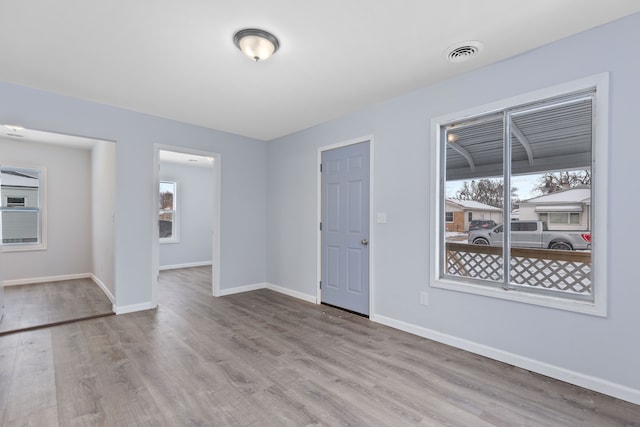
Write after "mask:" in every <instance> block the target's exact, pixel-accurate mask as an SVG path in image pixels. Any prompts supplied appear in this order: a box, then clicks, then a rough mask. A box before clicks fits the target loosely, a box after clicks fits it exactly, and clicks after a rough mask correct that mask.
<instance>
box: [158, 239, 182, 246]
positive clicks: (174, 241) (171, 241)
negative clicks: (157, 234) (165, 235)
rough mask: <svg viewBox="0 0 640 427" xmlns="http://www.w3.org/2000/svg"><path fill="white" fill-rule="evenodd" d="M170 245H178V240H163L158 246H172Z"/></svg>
mask: <svg viewBox="0 0 640 427" xmlns="http://www.w3.org/2000/svg"><path fill="white" fill-rule="evenodd" d="M172 243H180V240H178V239H175V240H163V239H160V244H161V245H165V244H172Z"/></svg>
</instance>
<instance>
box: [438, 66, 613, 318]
mask: <svg viewBox="0 0 640 427" xmlns="http://www.w3.org/2000/svg"><path fill="white" fill-rule="evenodd" d="M604 81H606V78H602V77H600V78H595V79H593V81H592V82H591V83H590V84H587V83H586V82H584V81H583V82H580V84H575V85H568V86H572V87H571V89H568V88H567V89H566V90H564V91H559V92H555V91H553V90H550V91H549V94H548V95H547V96H542V95H541V93H536V94H532V95H531V96H523V97H519V98H518V99H517V100H515V101H514V100H511V101H505V102H504V103H503V105H502V106H501V108H495V105H493V106H488V107H487V109H486V110H485V112H484V113H483V112H482V109H477V111H475V114H473V115H471V114H468V112H463V113H460V114H459V116H458V117H462V118H461V119H456V118H455V115H454V116H452V117H449V118H443V119H434V123H433V124H434V131H435V132H437V149H436V153H437V158H438V160H437V161H438V165H437V167H436V170H439V171H440V173H439V178H438V182H439V184H438V186H437V187H438V188H437V191H436V193H437V194H436V196H435V200H434V206H435V207H436V210H437V212H438V215H437V218H438V220H437V221H435V222H434V225H435V227H436V232H437V234H438V239H437V244H436V247H434V251H433V253H434V254H436V257H435V259H434V260H433V267H434V271H435V273H436V274H435V278H434V279H435V281H434V286H438V287H444V288H450V289H455V290H461V291H466V292H472V293H480V294H486V295H493V296H498V297H501V298H506V299H515V300H519V301H525V302H532V303H535V304H541V305H550V306H557V307H566V308H568V309H570V310H575V311H583V312H591V313H594V314H600V315H603V314H605V313H606V304H605V302H606V301H605V295H603V289H604V287H605V286H606V284H605V283H599V282H598V280H596V279H597V278H602V282H604V278H605V277H606V276H605V275H604V274H603V272H604V269H605V265H604V262H605V261H604V260H605V259H606V258H604V257H601V259H602V264H598V262H600V261H596V258H595V257H594V256H593V255H595V253H600V252H597V251H599V250H601V249H602V250H604V249H603V248H604V246H605V242H604V239H605V238H606V237H605V235H604V233H602V234H598V233H599V230H598V229H593V226H594V225H596V221H594V220H595V219H596V217H598V215H600V216H599V217H598V218H601V219H603V218H604V214H603V212H606V211H605V210H604V209H603V208H606V207H605V206H603V207H602V208H600V209H599V208H598V203H597V201H598V200H600V199H599V198H598V196H599V194H598V191H599V190H598V189H599V188H602V183H599V181H604V179H605V177H604V174H602V175H601V174H600V173H599V172H600V170H598V173H596V168H595V165H596V160H599V161H601V162H603V163H604V162H605V160H606V158H605V156H606V150H603V148H602V147H601V145H602V144H605V141H604V138H603V136H606V133H604V132H602V130H600V132H598V128H599V127H604V128H605V129H606V119H607V118H606V111H601V110H600V109H599V107H602V106H604V105H606V86H605V85H604V84H603V83H604ZM553 92H555V93H553ZM527 98H529V99H527ZM600 98H605V100H602V99H600ZM602 153H605V154H602ZM600 157H601V159H600ZM596 179H597V180H598V181H596ZM452 199H454V200H455V199H458V200H461V201H467V202H468V201H472V202H477V203H482V204H484V205H488V206H490V207H491V208H494V209H495V208H497V209H499V210H500V211H501V212H500V214H499V216H500V221H497V222H500V224H499V225H498V226H495V227H490V228H484V229H477V230H472V231H469V232H468V233H467V236H466V237H464V238H461V237H460V236H459V233H458V234H453V233H449V232H447V225H446V223H447V222H448V221H449V220H450V218H449V215H448V213H447V212H445V201H447V200H452ZM596 212H598V214H596ZM515 220H517V221H515ZM603 223H604V222H603ZM600 239H602V240H600ZM596 243H597V245H598V246H596ZM600 245H602V246H600ZM596 271H598V272H600V274H598V275H595V274H594V272H596ZM576 307H577V308H576Z"/></svg>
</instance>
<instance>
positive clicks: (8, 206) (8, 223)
mask: <svg viewBox="0 0 640 427" xmlns="http://www.w3.org/2000/svg"><path fill="white" fill-rule="evenodd" d="M44 200H45V198H44V169H41V168H26V167H13V166H5V165H3V166H0V201H1V202H2V205H1V207H0V210H1V211H2V216H1V222H2V227H1V228H2V245H3V250H4V251H19V250H34V249H45V248H46V245H45V243H46V234H45V232H44V231H45V227H44V225H45V221H44Z"/></svg>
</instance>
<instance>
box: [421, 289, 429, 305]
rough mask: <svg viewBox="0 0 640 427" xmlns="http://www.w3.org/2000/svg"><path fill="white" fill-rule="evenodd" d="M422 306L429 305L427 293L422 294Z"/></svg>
mask: <svg viewBox="0 0 640 427" xmlns="http://www.w3.org/2000/svg"><path fill="white" fill-rule="evenodd" d="M420 304H422V305H429V295H428V294H427V293H426V292H425V291H422V292H420Z"/></svg>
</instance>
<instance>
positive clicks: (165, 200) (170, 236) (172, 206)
mask: <svg viewBox="0 0 640 427" xmlns="http://www.w3.org/2000/svg"><path fill="white" fill-rule="evenodd" d="M176 187H177V185H176V183H175V182H169V181H161V182H160V214H159V224H158V226H159V227H160V242H165V243H169V242H177V241H178V231H177V221H176Z"/></svg>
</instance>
